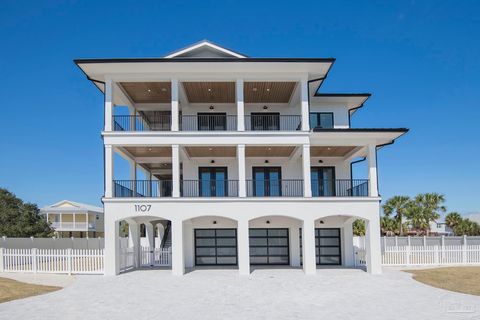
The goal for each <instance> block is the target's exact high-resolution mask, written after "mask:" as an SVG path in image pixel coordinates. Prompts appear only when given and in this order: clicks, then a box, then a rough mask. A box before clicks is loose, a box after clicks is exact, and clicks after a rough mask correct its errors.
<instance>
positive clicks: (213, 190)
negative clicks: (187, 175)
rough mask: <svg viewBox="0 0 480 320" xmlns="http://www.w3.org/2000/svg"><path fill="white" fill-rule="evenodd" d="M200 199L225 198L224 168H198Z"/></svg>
mask: <svg viewBox="0 0 480 320" xmlns="http://www.w3.org/2000/svg"><path fill="white" fill-rule="evenodd" d="M198 176H199V180H200V181H199V184H200V190H199V194H200V196H201V197H225V196H227V195H228V185H227V182H228V177H227V168H226V167H200V168H198Z"/></svg>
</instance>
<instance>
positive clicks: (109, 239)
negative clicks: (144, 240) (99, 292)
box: [105, 211, 120, 276]
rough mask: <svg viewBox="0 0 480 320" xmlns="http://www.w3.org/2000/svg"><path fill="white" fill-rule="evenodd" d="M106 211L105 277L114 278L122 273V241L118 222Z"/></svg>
mask: <svg viewBox="0 0 480 320" xmlns="http://www.w3.org/2000/svg"><path fill="white" fill-rule="evenodd" d="M109 216H110V215H109V214H108V212H107V211H105V275H106V276H114V275H117V274H119V272H120V241H119V239H118V237H119V226H118V221H115V220H114V219H113V218H110V217H109Z"/></svg>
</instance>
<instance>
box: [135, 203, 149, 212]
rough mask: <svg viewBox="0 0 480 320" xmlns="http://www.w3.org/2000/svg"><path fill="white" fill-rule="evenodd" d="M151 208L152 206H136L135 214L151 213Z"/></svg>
mask: <svg viewBox="0 0 480 320" xmlns="http://www.w3.org/2000/svg"><path fill="white" fill-rule="evenodd" d="M151 208H152V205H151V204H136V205H135V212H149V211H150V209H151Z"/></svg>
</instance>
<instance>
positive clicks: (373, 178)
mask: <svg viewBox="0 0 480 320" xmlns="http://www.w3.org/2000/svg"><path fill="white" fill-rule="evenodd" d="M367 158H368V190H369V192H370V197H378V185H377V147H376V146H375V145H374V144H369V145H368V154H367Z"/></svg>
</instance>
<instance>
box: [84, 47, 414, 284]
mask: <svg viewBox="0 0 480 320" xmlns="http://www.w3.org/2000/svg"><path fill="white" fill-rule="evenodd" d="M334 61H335V59H333V58H250V57H247V56H245V55H243V54H240V53H238V52H235V51H232V50H229V49H226V48H223V47H221V46H218V45H215V44H213V43H211V42H208V41H202V42H200V43H197V44H194V45H192V46H189V47H187V48H185V49H181V50H178V51H175V52H173V53H171V54H169V55H167V56H165V57H162V58H143V59H81V60H75V63H76V64H77V65H78V67H79V68H80V69H81V70H82V71H83V73H84V74H85V75H86V76H87V78H88V79H89V80H90V81H92V82H93V83H94V84H95V85H96V86H97V87H98V88H99V89H100V90H101V92H102V93H103V94H104V95H105V103H104V119H105V123H104V129H103V131H102V137H103V141H104V155H105V156H104V160H105V194H104V196H103V203H104V212H105V273H106V274H107V275H115V274H118V273H119V271H120V260H121V255H122V252H123V251H122V250H123V248H122V247H121V245H120V241H118V235H119V223H120V222H121V221H127V222H128V226H129V240H130V241H129V246H130V249H131V250H133V252H134V260H135V265H136V266H139V265H140V262H139V260H140V251H141V249H140V246H141V245H140V240H139V239H140V225H141V224H143V225H145V226H146V228H145V229H146V233H147V237H148V238H150V239H153V237H154V235H155V234H157V236H159V234H160V233H161V236H159V237H160V238H163V239H164V240H165V241H167V240H168V246H171V269H172V273H173V274H175V275H181V274H184V272H185V270H186V268H195V267H201V266H211V265H215V266H229V267H232V266H234V267H236V268H238V270H239V273H240V274H249V273H250V271H251V268H254V267H255V266H258V265H272V266H273V265H287V266H292V267H301V268H303V270H304V271H305V273H306V274H315V273H316V272H317V268H322V267H323V266H332V265H335V266H345V267H350V266H353V264H354V254H355V253H354V247H353V241H352V223H353V222H354V221H355V220H356V219H364V220H365V221H366V233H367V241H366V251H367V252H366V256H367V257H366V259H367V270H368V272H371V273H380V272H381V252H380V222H379V211H380V196H379V192H378V186H377V158H376V156H377V150H378V149H379V148H381V147H384V146H386V145H389V144H392V143H393V142H394V140H395V139H396V138H398V137H400V136H401V135H402V134H404V133H405V132H406V131H407V129H403V128H399V129H391V128H389V129H369V128H352V127H351V122H350V119H351V117H352V115H353V114H354V113H355V112H356V111H357V110H358V109H359V108H361V107H362V106H363V104H364V103H365V101H366V100H367V99H368V97H369V96H370V95H369V94H328V93H320V91H319V88H320V86H321V84H322V83H323V82H324V81H325V79H326V77H327V74H328V73H329V71H330V69H331V67H332V65H333V63H334ZM119 159H120V160H119ZM122 159H123V160H122ZM363 160H365V162H364V163H365V164H366V167H367V168H366V170H364V172H361V173H359V176H361V178H357V175H353V173H352V171H353V169H354V167H355V163H357V162H360V161H363ZM118 161H124V162H125V161H126V163H128V165H129V168H130V169H129V172H128V173H123V175H122V174H121V173H119V172H118V171H119V170H118V168H119V166H117V163H118ZM157 227H158V228H157ZM155 229H157V231H155ZM149 235H151V236H149ZM165 241H164V242H165Z"/></svg>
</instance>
